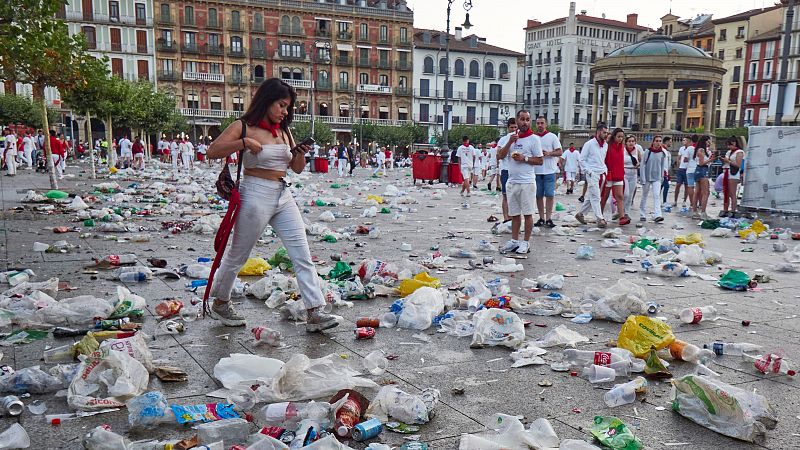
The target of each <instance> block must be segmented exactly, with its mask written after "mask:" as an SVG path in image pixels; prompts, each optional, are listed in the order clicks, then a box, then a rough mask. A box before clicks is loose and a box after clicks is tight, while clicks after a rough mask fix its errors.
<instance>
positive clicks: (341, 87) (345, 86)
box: [336, 82, 353, 92]
mask: <svg viewBox="0 0 800 450" xmlns="http://www.w3.org/2000/svg"><path fill="white" fill-rule="evenodd" d="M336 90H337V91H345V92H352V91H353V85H352V84H350V83H342V82H339V83H336Z"/></svg>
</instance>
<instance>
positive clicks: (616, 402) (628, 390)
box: [603, 377, 647, 408]
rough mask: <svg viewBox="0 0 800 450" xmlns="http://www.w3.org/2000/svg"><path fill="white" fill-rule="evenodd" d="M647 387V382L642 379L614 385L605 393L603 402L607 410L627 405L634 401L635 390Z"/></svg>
mask: <svg viewBox="0 0 800 450" xmlns="http://www.w3.org/2000/svg"><path fill="white" fill-rule="evenodd" d="M644 386H647V380H645V379H644V378H643V377H636V378H635V379H633V380H632V381H629V382H627V383H623V384H617V385H614V387H613V388H611V390H610V391H608V392H606V393H605V395H604V396H603V400H604V401H605V402H606V405H608V407H609V408H613V407H615V406H621V405H627V404H628V403H633V402H634V401H636V390H637V389H641V388H643V387H644Z"/></svg>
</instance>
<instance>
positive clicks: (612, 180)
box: [605, 142, 625, 187]
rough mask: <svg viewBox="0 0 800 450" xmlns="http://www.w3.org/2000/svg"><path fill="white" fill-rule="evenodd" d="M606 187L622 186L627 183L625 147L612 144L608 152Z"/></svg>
mask: <svg viewBox="0 0 800 450" xmlns="http://www.w3.org/2000/svg"><path fill="white" fill-rule="evenodd" d="M605 161H606V169H607V170H608V172H607V175H606V184H605V185H606V187H611V186H622V185H623V184H624V182H625V145H623V144H621V143H619V144H618V143H616V142H612V143H611V145H609V146H608V151H607V152H606V159H605Z"/></svg>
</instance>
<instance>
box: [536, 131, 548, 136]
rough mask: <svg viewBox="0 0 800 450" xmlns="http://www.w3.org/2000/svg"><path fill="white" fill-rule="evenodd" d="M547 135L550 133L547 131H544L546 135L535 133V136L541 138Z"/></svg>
mask: <svg viewBox="0 0 800 450" xmlns="http://www.w3.org/2000/svg"><path fill="white" fill-rule="evenodd" d="M547 133H549V131H547V130H544V133H539V132H536V133H534V134H535V135H537V136H539V137H544V136H545V135H546V134H547Z"/></svg>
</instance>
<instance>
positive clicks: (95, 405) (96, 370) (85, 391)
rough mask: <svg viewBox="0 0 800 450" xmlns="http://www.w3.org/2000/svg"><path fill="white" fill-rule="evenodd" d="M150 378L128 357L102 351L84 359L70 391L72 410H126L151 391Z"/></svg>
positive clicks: (68, 397)
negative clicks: (133, 398)
mask: <svg viewBox="0 0 800 450" xmlns="http://www.w3.org/2000/svg"><path fill="white" fill-rule="evenodd" d="M149 381H150V374H149V373H147V369H146V368H145V367H144V366H143V365H142V363H140V362H139V361H137V360H135V359H133V358H132V357H130V356H128V354H127V353H123V352H116V351H111V350H109V349H100V350H98V351H96V352H92V353H91V354H90V355H88V356H85V357H83V361H82V362H81V364H80V366H79V367H78V372H77V375H75V378H73V380H72V383H71V384H70V385H69V389H68V390H67V403H68V404H69V406H70V408H73V409H77V410H80V411H95V410H100V409H106V408H122V407H124V406H125V401H127V400H128V399H130V398H132V397H136V396H137V395H142V394H143V393H144V392H145V391H146V390H147V384H148V382H149Z"/></svg>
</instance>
